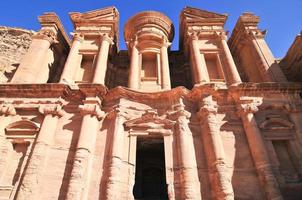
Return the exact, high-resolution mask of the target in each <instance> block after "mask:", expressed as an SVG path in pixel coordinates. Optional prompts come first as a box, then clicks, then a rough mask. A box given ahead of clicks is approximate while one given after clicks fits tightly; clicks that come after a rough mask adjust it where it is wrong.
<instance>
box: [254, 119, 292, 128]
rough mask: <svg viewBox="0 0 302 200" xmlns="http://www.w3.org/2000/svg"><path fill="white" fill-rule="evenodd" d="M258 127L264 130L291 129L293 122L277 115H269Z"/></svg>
mask: <svg viewBox="0 0 302 200" xmlns="http://www.w3.org/2000/svg"><path fill="white" fill-rule="evenodd" d="M259 127H260V128H261V129H264V130H291V129H293V128H294V124H293V123H292V122H290V121H288V120H287V119H284V118H282V117H281V116H279V115H270V116H268V117H266V120H264V121H263V122H261V123H260V125H259Z"/></svg>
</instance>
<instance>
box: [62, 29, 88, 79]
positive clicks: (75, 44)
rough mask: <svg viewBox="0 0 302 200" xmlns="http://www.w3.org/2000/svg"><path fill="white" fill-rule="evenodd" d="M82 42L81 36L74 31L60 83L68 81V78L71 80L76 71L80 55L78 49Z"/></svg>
mask: <svg viewBox="0 0 302 200" xmlns="http://www.w3.org/2000/svg"><path fill="white" fill-rule="evenodd" d="M82 42H83V36H82V35H80V34H78V33H75V34H74V35H73V41H72V46H71V49H70V51H69V54H68V58H67V60H66V63H65V66H64V69H63V72H62V75H61V79H60V83H62V82H66V81H67V82H68V81H69V80H71V81H73V80H74V78H75V77H74V76H75V73H76V71H77V68H76V67H77V66H79V63H80V62H81V61H80V56H79V49H80V47H81V43H82Z"/></svg>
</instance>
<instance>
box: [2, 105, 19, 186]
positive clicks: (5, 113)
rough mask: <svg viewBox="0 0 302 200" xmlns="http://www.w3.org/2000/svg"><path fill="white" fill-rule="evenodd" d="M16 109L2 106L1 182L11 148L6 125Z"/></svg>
mask: <svg viewBox="0 0 302 200" xmlns="http://www.w3.org/2000/svg"><path fill="white" fill-rule="evenodd" d="M15 114H16V111H15V109H14V108H13V107H12V106H4V105H2V106H0V184H1V181H2V176H3V175H4V174H3V173H5V170H4V168H5V167H6V164H7V158H8V154H9V150H10V146H12V144H10V142H9V141H7V140H6V136H5V131H4V130H5V127H6V126H7V125H8V124H9V123H10V121H11V116H12V115H15Z"/></svg>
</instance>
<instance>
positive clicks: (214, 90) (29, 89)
mask: <svg viewBox="0 0 302 200" xmlns="http://www.w3.org/2000/svg"><path fill="white" fill-rule="evenodd" d="M301 92H302V83H298V82H295V83H293V82H286V83H239V84H233V85H230V86H227V85H226V84H225V83H205V84H199V85H197V84H196V85H195V86H194V88H193V89H192V90H188V89H186V88H185V87H176V88H173V89H171V90H166V91H160V92H152V93H146V92H139V91H134V90H131V89H129V88H125V87H121V86H119V87H116V88H113V89H111V90H108V89H107V88H106V87H105V86H103V85H101V84H88V83H87V84H77V85H76V86H69V85H67V84H61V83H48V84H0V98H1V99H6V98H10V99H14V98H16V99H18V98H21V99H26V98H32V99H35V98H36V99H43V98H44V99H64V100H66V101H83V100H85V99H86V100H87V99H88V100H89V99H90V98H95V97H97V98H98V99H100V100H101V101H102V102H103V103H105V104H110V102H114V101H117V100H119V99H122V98H124V99H127V100H129V101H135V102H138V103H145V104H147V105H150V104H152V103H159V102H162V103H164V104H167V105H168V104H171V105H172V104H176V103H178V102H179V99H180V98H182V99H187V100H189V101H191V102H199V101H200V100H202V99H203V98H204V97H206V96H208V95H212V96H213V97H220V96H225V97H226V96H227V95H231V96H233V97H234V98H236V97H238V98H239V97H240V96H254V97H265V96H269V95H276V94H277V95H294V96H296V97H298V96H299V95H300V94H301Z"/></svg>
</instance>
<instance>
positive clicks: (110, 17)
mask: <svg viewBox="0 0 302 200" xmlns="http://www.w3.org/2000/svg"><path fill="white" fill-rule="evenodd" d="M69 15H70V18H71V20H72V22H73V23H74V26H75V27H77V25H80V24H79V23H80V22H86V23H94V25H97V23H99V22H110V21H111V22H112V21H114V22H117V21H118V19H119V13H118V11H117V9H116V8H115V7H107V8H102V9H98V10H93V11H89V12H85V13H79V12H71V13H70V14H69Z"/></svg>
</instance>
